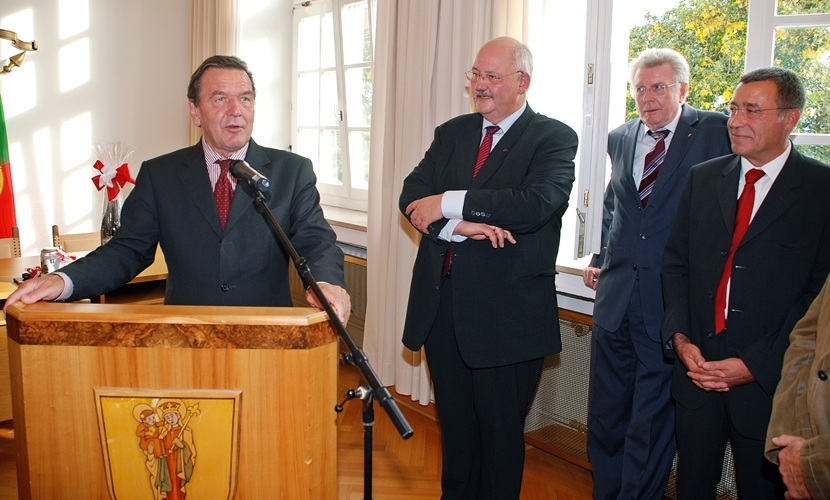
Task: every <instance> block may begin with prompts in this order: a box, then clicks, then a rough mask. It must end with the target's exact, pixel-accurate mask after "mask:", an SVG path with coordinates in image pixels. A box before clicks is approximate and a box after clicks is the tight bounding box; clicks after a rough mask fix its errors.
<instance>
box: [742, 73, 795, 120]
mask: <svg viewBox="0 0 830 500" xmlns="http://www.w3.org/2000/svg"><path fill="white" fill-rule="evenodd" d="M766 81H772V82H774V83H775V86H776V87H778V95H776V96H775V100H776V102H777V103H778V107H779V108H795V109H798V110H799V111H803V110H804V103H805V102H806V101H807V97H806V93H805V92H804V84H803V83H801V79H800V78H799V77H798V75H796V74H795V73H793V72H792V71H790V70H788V69H784V68H761V69H756V70H754V71H750V72H749V73H744V75H743V76H741V79H740V80H739V83H752V82H766Z"/></svg>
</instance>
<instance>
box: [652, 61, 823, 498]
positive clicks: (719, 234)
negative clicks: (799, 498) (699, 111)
mask: <svg viewBox="0 0 830 500" xmlns="http://www.w3.org/2000/svg"><path fill="white" fill-rule="evenodd" d="M804 103H805V92H804V86H803V84H802V83H801V81H800V80H799V78H798V76H796V75H795V73H793V72H792V71H789V70H785V69H781V68H763V69H758V70H754V71H750V72H749V73H746V74H744V75H743V76H742V77H741V78H740V83H738V86H737V88H736V89H735V93H734V94H733V96H732V99H731V100H730V102H729V112H730V116H729V122H728V127H729V137H730V140H731V142H732V151H733V153H734V154H732V155H729V156H725V157H722V158H717V159H714V160H709V161H707V162H704V163H701V164H700V165H695V166H694V167H692V170H691V171H690V172H689V176H688V180H687V181H686V185H685V187H684V188H683V193H682V195H681V198H680V204H679V206H678V209H677V216H676V218H675V222H674V227H673V228H672V232H671V235H670V236H669V240H668V243H667V244H666V252H665V254H664V255H663V269H662V279H663V302H664V304H665V307H666V312H665V314H664V316H663V325H662V329H661V333H662V336H663V338H662V340H663V342H664V344H666V345H667V347H668V346H670V347H671V348H672V350H671V351H667V352H670V353H674V354H675V355H676V359H675V362H674V374H673V377H672V396H673V397H674V400H675V402H676V405H675V414H676V431H675V434H676V438H677V454H678V458H677V495H678V500H706V499H714V498H715V492H716V487H717V483H718V480H719V479H720V476H721V470H722V466H723V457H724V450H725V448H726V443H727V441H729V442H730V443H731V444H732V456H733V458H734V463H735V482H736V484H737V488H738V496H739V497H740V498H742V499H747V498H751V499H753V500H763V499H770V500H772V499H780V498H781V497H782V496H783V495H784V489H785V488H784V483H783V482H782V479H781V474H780V473H779V472H778V470H777V469H776V467H775V466H774V465H773V464H771V463H770V462H768V461H767V460H765V459H764V442H765V438H766V434H767V426H768V425H769V421H770V414H771V411H772V397H773V394H774V393H775V388H776V386H777V385H778V381H779V379H780V377H781V365H782V363H783V360H784V352H785V351H786V349H787V345H788V344H789V340H788V337H789V334H790V332H791V331H792V329H793V327H794V326H795V324H796V322H798V320H799V319H801V318H802V317H803V316H804V314H805V313H806V312H807V309H808V308H809V307H810V304H811V303H812V302H813V299H815V297H816V295H818V293H819V291H821V288H822V285H823V284H824V280H825V279H826V278H827V274H828V271H830V196H828V193H830V167H828V165H825V164H824V163H821V162H819V161H816V160H814V159H812V158H809V157H807V156H804V155H802V154H801V153H799V152H798V151H797V150H796V149H795V148H794V147H793V145H792V143H791V142H790V140H789V136H790V133H791V132H792V131H793V129H794V128H795V126H796V125H797V124H798V121H799V119H800V117H801V110H802V109H803V108H804Z"/></svg>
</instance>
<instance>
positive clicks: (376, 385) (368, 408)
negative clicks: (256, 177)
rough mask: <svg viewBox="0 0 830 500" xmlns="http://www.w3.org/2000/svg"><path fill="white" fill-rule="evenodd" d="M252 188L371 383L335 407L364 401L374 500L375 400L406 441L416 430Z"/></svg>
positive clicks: (366, 471) (367, 476) (366, 467)
mask: <svg viewBox="0 0 830 500" xmlns="http://www.w3.org/2000/svg"><path fill="white" fill-rule="evenodd" d="M252 189H253V191H254V193H255V194H254V205H255V206H256V208H257V211H258V212H259V213H261V214H263V215H265V217H266V219H267V220H268V222H269V225H270V226H271V227H272V228H273V229H274V231H276V232H277V235H279V238H280V241H281V242H282V244H283V245H284V246H285V248H286V250H288V252H289V253H290V254H291V260H292V262H294V267H296V268H297V272H298V273H299V275H300V278H302V280H303V283H304V284H305V286H306V287H308V288H311V290H312V291H313V292H314V296H315V297H317V301H318V302H319V303H320V304H322V306H323V309H324V310H325V311H326V313H328V315H329V319H330V320H331V322H332V324H333V325H334V328H335V330H337V334H338V335H339V336H340V338H342V339H343V342H345V343H346V346H347V347H348V348H349V353H346V355H344V361H345V362H346V364H350V363H352V362H353V363H354V364H355V365H357V367H358V368H360V372H361V373H362V375H363V378H364V379H365V380H366V382H367V383H368V384H369V388H366V387H358V388H357V390H352V389H349V390H348V391H346V399H345V400H344V401H343V403H341V404H339V405H337V406H336V407H335V411H337V412H340V411H343V404H345V402H346V401H348V400H349V399H352V398H355V397H359V398H360V399H362V400H363V431H364V432H363V437H364V450H363V457H364V463H363V495H364V497H363V498H364V500H372V426H373V425H374V423H375V413H374V406H373V404H374V401H375V400H377V401H378V402H379V403H380V406H381V407H382V408H383V409H384V410H386V413H387V414H388V415H389V418H390V420H392V423H393V424H394V425H395V428H396V429H398V433H400V435H401V437H402V438H403V439H409V438H410V437H412V434H413V432H412V427H410V426H409V422H407V421H406V418H405V417H404V416H403V414H402V413H401V411H400V409H399V408H398V405H397V403H395V400H394V399H393V398H392V395H391V394H390V393H389V390H388V389H387V388H386V387H384V386H383V384H381V383H380V379H379V378H378V376H377V374H376V373H375V371H374V370H373V369H372V366H371V365H370V364H369V360H368V359H367V358H366V354H365V353H364V352H363V350H362V349H360V348H359V347H357V344H355V342H354V340H353V339H352V336H351V335H350V334H349V332H348V330H346V327H345V326H343V323H342V322H341V321H340V318H338V316H337V313H336V312H335V310H334V308H333V307H332V306H331V304H329V301H328V300H327V299H326V296H325V295H323V292H322V290H320V286H319V285H318V284H317V281H315V279H314V277H313V276H312V274H311V270H310V269H309V267H308V262H306V260H305V257H301V256H300V255H299V254H298V253H297V250H296V249H295V248H294V245H292V244H291V241H290V240H289V239H288V236H286V234H285V232H283V230H282V228H281V227H280V224H279V222H277V219H276V218H275V217H274V215H273V214H272V213H271V211H270V210H268V206H267V205H266V203H265V197H264V196H263V195H262V192H261V191H260V190H259V189H257V188H256V187H255V186H252Z"/></svg>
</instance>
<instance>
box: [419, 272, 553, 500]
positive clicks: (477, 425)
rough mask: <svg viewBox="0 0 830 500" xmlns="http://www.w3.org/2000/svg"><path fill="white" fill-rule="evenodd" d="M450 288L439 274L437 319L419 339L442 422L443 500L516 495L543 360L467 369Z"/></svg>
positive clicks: (506, 498) (507, 499) (505, 499)
mask: <svg viewBox="0 0 830 500" xmlns="http://www.w3.org/2000/svg"><path fill="white" fill-rule="evenodd" d="M451 288H452V287H451V286H450V278H444V279H443V280H442V283H441V303H440V305H439V307H438V316H437V317H436V320H435V324H434V325H433V327H432V330H431V331H430V334H429V337H427V340H426V343H425V344H424V347H425V349H426V356H427V363H428V366H429V372H430V375H431V377H432V382H433V386H434V389H435V406H436V409H437V410H438V419H439V421H440V423H441V441H442V459H443V463H442V471H441V489H442V496H441V499H442V500H511V499H518V498H519V492H520V490H521V486H522V471H523V468H524V454H525V445H524V420H525V415H526V413H527V407H528V405H529V404H530V401H531V400H532V398H533V393H534V391H535V389H536V385H537V384H538V382H539V377H540V375H541V373H542V362H543V358H538V359H534V360H531V361H525V362H521V363H517V364H513V365H507V366H500V367H495V368H480V369H472V368H470V367H468V366H467V365H466V364H465V363H464V361H463V359H462V358H461V353H460V352H459V350H458V344H457V342H456V338H455V328H454V323H453V304H452V290H451ZM505 335H509V333H508V332H505Z"/></svg>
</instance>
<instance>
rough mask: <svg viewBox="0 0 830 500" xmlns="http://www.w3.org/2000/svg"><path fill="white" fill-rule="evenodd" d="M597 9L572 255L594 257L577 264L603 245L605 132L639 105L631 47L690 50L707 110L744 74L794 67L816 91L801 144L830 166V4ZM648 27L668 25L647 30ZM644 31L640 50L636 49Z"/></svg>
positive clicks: (701, 104)
mask: <svg viewBox="0 0 830 500" xmlns="http://www.w3.org/2000/svg"><path fill="white" fill-rule="evenodd" d="M592 1H593V0H592ZM672 4H673V5H672ZM612 7H613V9H612ZM589 10H590V8H589ZM612 10H613V14H612ZM594 12H595V16H593V18H592V17H591V16H589V17H588V26H589V32H588V37H587V44H586V46H587V47H588V49H587V50H586V63H585V68H583V71H584V72H585V71H586V70H587V68H590V73H591V74H592V75H593V79H592V81H591V83H589V82H588V79H586V81H585V82H584V86H585V91H584V94H583V95H584V96H585V98H584V100H583V106H584V108H585V112H584V114H583V121H582V140H583V141H584V142H583V144H582V145H581V147H580V148H581V153H580V156H579V160H580V165H581V168H579V170H578V173H577V179H578V180H577V184H576V185H575V186H574V189H575V190H576V194H577V196H576V198H575V199H574V202H575V206H576V207H577V209H578V210H579V211H580V216H581V217H582V218H583V219H584V220H585V223H584V225H583V226H582V227H581V228H580V227H579V226H578V225H577V229H576V230H575V231H574V238H573V239H572V240H571V241H572V242H573V246H572V249H573V251H572V253H571V254H572V255H573V254H578V255H586V257H585V258H582V259H577V258H575V257H572V258H571V259H570V263H572V264H571V265H572V267H574V268H577V269H579V268H581V267H584V264H585V263H586V262H587V256H588V255H589V254H590V253H591V252H597V251H598V250H599V246H600V233H601V230H602V208H603V207H602V196H603V191H604V189H605V185H606V183H607V180H608V177H609V176H610V166H609V165H607V161H606V155H605V137H606V136H607V132H608V130H611V129H613V128H614V127H615V126H616V125H619V124H621V123H623V122H624V121H625V120H626V119H630V118H632V113H633V102H632V101H629V102H628V104H627V105H626V104H625V102H626V99H627V95H626V94H627V81H626V80H627V70H626V67H627V62H628V60H630V59H631V57H632V56H633V55H636V54H630V53H629V52H630V50H629V49H630V48H631V47H635V48H634V50H635V51H638V50H640V49H642V48H646V47H649V46H650V47H658V46H667V47H670V48H674V49H676V50H678V51H679V52H681V53H683V54H684V55H685V56H686V58H687V59H688V60H689V62H690V64H691V65H692V80H691V82H690V93H689V98H688V102H689V103H690V104H691V105H693V106H695V107H698V108H700V109H710V110H712V109H718V108H719V106H721V105H723V104H725V103H726V102H728V100H729V98H730V97H731V92H732V91H733V90H734V88H735V86H736V85H737V83H738V77H739V76H740V75H741V74H742V73H743V72H744V71H745V70H752V69H756V68H760V67H769V66H780V67H785V68H788V69H791V70H793V71H794V72H796V73H797V74H799V76H800V77H801V78H802V81H803V82H804V84H805V87H806V89H807V94H808V102H807V106H806V108H805V110H804V113H803V114H802V118H801V121H800V122H799V125H798V128H796V130H795V134H794V136H793V142H794V144H795V145H796V147H798V148H799V150H801V151H802V152H804V153H805V154H808V155H810V156H813V157H815V158H817V159H819V160H822V161H825V162H830V113H828V106H827V103H828V102H830V0H817V1H814V2H803V1H800V0H747V1H745V2H732V1H729V2H726V1H723V0H704V1H700V2H692V3H689V2H686V1H684V0H679V1H675V2H671V3H669V2H667V3H666V4H665V5H655V2H647V1H644V0H609V1H606V2H602V3H597V4H596V5H595V7H594ZM661 23H662V25H661ZM650 25H655V26H657V25H660V26H659V29H656V30H653V31H652V32H651V33H649V32H647V31H646V30H647V27H648V26H650ZM672 25H676V27H677V34H676V35H674V36H672V35H669V34H667V33H668V32H669V31H671V30H670V29H667V28H671V26H672ZM591 26H593V27H594V29H593V30H591ZM592 34H595V35H596V38H593V37H592ZM637 37H639V41H637V42H636V43H640V45H641V46H639V47H636V46H634V45H632V44H635V38H637ZM744 40H746V41H745V43H744ZM719 51H720V52H719ZM744 51H745V52H744ZM741 52H744V53H743V54H741ZM741 55H744V57H741ZM736 56H737V57H736ZM707 65H709V66H707ZM696 72H697V74H698V77H697V78H696V77H695V73H696ZM704 80H706V81H704ZM622 111H625V112H624V113H621V112H622ZM564 239H565V235H564V234H563V240H564ZM580 242H581V243H580ZM564 251H565V248H564V246H563V248H562V249H561V250H560V259H559V260H560V263H564V264H565V265H567V263H568V262H569V259H568V257H569V256H563V253H564ZM579 251H581V252H582V253H581V254H579Z"/></svg>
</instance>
